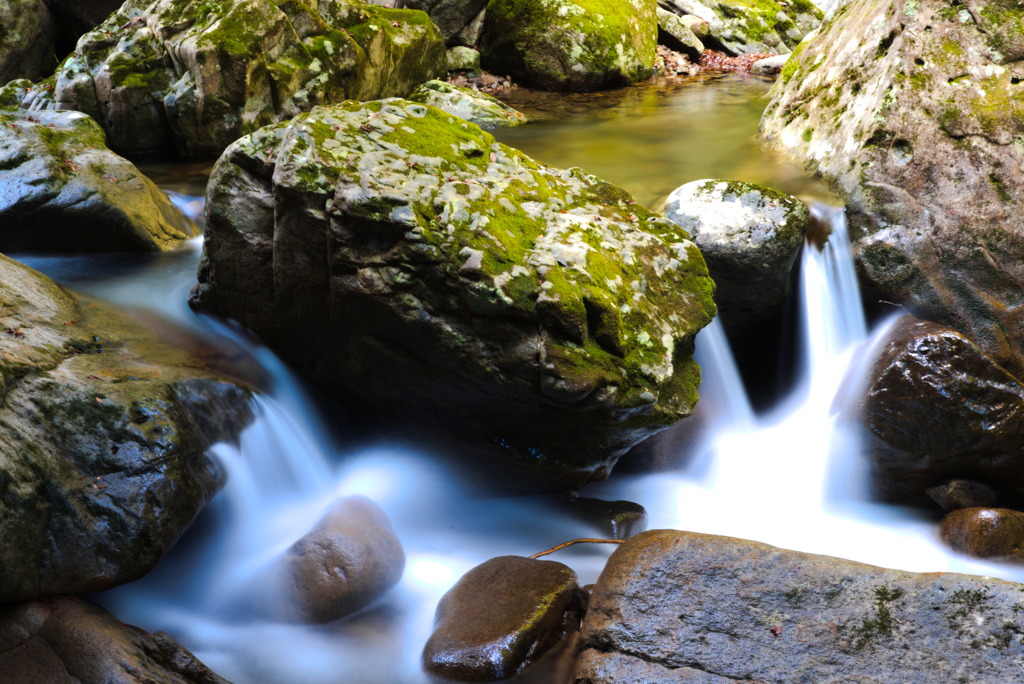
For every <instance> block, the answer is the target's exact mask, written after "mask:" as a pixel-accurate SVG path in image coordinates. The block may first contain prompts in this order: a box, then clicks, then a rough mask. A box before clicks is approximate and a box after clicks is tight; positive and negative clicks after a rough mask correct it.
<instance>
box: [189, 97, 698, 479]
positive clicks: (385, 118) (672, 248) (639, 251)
mask: <svg viewBox="0 0 1024 684" xmlns="http://www.w3.org/2000/svg"><path fill="white" fill-rule="evenodd" d="M206 231H207V232H206V244H205V251H204V256H203V260H202V262H201V264H200V273H199V284H198V286H197V287H196V289H195V290H194V291H193V296H192V304H193V306H195V307H196V308H197V309H199V310H202V311H206V312H210V313H214V314H217V315H220V316H224V317H227V318H232V319H235V320H237V321H238V322H239V323H241V324H242V325H243V326H245V327H246V328H248V329H250V330H252V331H254V332H255V333H256V334H258V335H259V336H260V337H262V338H263V339H264V340H265V341H266V342H267V344H269V345H270V346H271V347H272V348H274V349H275V350H276V351H278V353H280V354H281V355H283V356H284V357H285V358H286V359H288V361H290V362H291V363H292V364H294V366H295V367H296V368H298V369H299V370H300V371H301V372H303V373H304V374H305V375H306V376H307V377H309V378H310V379H311V380H312V381H314V382H316V383H317V384H318V385H319V386H320V387H321V388H323V389H324V390H326V391H328V392H329V393H330V394H331V395H333V396H334V397H335V398H337V399H338V400H339V401H342V402H344V403H346V404H348V405H350V406H353V407H357V408H366V407H372V408H374V409H375V410H377V411H386V412H388V413H389V414H390V415H391V423H390V424H391V425H394V426H397V425H399V424H400V423H402V422H403V421H405V422H407V423H409V424H413V425H415V426H418V428H419V429H420V430H421V431H427V432H429V431H431V430H434V431H438V432H439V433H441V434H443V435H445V436H447V437H448V438H450V439H455V440H458V442H459V444H460V445H462V447H461V448H460V449H459V451H460V452H462V453H464V454H467V455H468V454H470V453H472V454H474V455H477V454H479V455H480V457H481V458H484V457H486V458H487V459H488V460H489V461H490V462H494V461H500V462H506V463H511V464H514V466H515V467H516V468H519V469H520V470H521V471H522V472H524V473H526V475H527V477H529V479H530V481H531V483H532V486H534V487H546V488H552V487H559V486H565V485H571V484H581V483H583V482H585V481H587V480H589V479H593V478H599V477H603V476H604V475H606V474H607V472H608V469H609V468H610V466H611V465H612V464H613V463H614V462H615V460H616V459H617V458H618V456H619V455H621V454H622V453H624V452H625V451H626V450H627V449H628V448H629V447H630V446H632V445H633V444H635V443H636V442H638V441H639V440H641V439H643V438H644V437H646V436H648V435H650V434H653V433H655V432H657V431H659V430H661V429H663V428H664V427H666V426H668V425H670V424H672V423H674V422H675V421H677V420H679V419H680V418H682V417H684V416H686V415H688V414H689V413H690V411H691V410H692V407H693V404H694V402H695V401H696V387H697V384H698V382H699V369H698V367H697V365H696V363H695V362H694V361H693V359H692V357H691V352H692V350H693V338H694V335H695V334H696V333H697V331H698V330H699V329H700V328H702V327H703V326H704V325H706V324H707V323H708V322H709V321H710V319H711V317H712V316H713V315H714V312H715V308H714V304H713V302H712V297H711V292H712V288H713V284H712V282H711V280H710V278H708V276H707V269H706V267H705V265H704V260H703V258H702V257H701V255H700V251H699V250H698V249H697V247H696V245H695V244H694V243H693V242H691V241H690V240H689V239H687V237H686V236H685V235H684V233H683V232H682V231H681V230H680V229H679V228H678V227H676V226H675V225H674V224H672V223H671V222H670V221H668V220H667V219H665V218H663V217H660V216H657V215H655V214H653V213H651V212H650V211H648V210H647V209H645V208H643V207H641V206H640V205H638V204H637V203H636V202H635V201H634V200H633V199H632V198H631V197H630V196H629V195H627V194H626V193H625V192H623V191H622V190H620V189H619V188H616V187H614V186H612V185H610V184H608V183H606V182H604V181H602V180H600V179H598V178H595V177H594V176H591V175H589V174H587V173H585V172H583V171H581V170H579V169H572V170H559V169H553V168H550V167H547V166H544V165H542V164H539V163H537V162H535V161H533V160H532V159H530V158H528V157H527V156H526V155H524V154H522V153H521V152H519V151H517V150H514V149H511V148H509V147H506V146H504V145H502V144H500V143H498V142H496V141H495V140H494V138H493V137H492V136H491V135H490V134H488V133H486V132H484V131H482V130H481V129H480V128H478V127H477V126H475V125H473V124H470V123H468V122H466V121H463V120H461V119H458V118H456V117H454V116H451V115H449V114H446V113H444V112H441V111H439V110H437V109H434V108H432V107H429V106H426V105H422V104H418V103H413V102H408V101H405V100H397V99H393V100H383V101H378V102H371V103H357V102H350V103H345V104H343V105H338V106H334V107H319V108H316V109H314V110H313V112H312V113H310V114H307V115H302V116H299V117H296V118H295V119H294V120H293V121H291V122H289V123H288V124H279V125H274V126H268V127H266V128H263V129H261V130H260V131H258V132H256V133H254V134H253V135H251V136H247V137H245V138H242V139H241V140H239V141H238V142H236V143H235V144H233V145H232V146H231V147H230V148H229V149H228V150H227V151H225V153H224V155H223V156H222V157H221V159H220V160H219V161H218V163H217V165H216V167H215V169H214V172H213V175H212V177H211V181H210V190H209V193H208V204H207V229H206Z"/></svg>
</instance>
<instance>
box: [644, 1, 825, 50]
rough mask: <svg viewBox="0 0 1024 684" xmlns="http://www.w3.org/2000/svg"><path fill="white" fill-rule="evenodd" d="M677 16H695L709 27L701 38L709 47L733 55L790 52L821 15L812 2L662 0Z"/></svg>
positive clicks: (817, 24)
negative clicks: (705, 34) (706, 33)
mask: <svg viewBox="0 0 1024 684" xmlns="http://www.w3.org/2000/svg"><path fill="white" fill-rule="evenodd" d="M661 4H662V6H663V7H665V9H667V10H668V11H670V12H673V13H674V14H679V15H687V16H696V17H699V18H701V19H703V20H704V21H706V22H707V24H708V29H707V30H708V35H707V36H706V37H705V36H700V38H701V40H702V41H703V42H704V43H705V44H706V45H708V46H711V47H714V48H719V49H722V50H724V51H726V52H728V53H730V54H733V55H743V54H754V53H763V52H775V53H779V54H783V53H787V52H790V51H791V50H793V49H794V48H795V47H796V46H797V45H798V44H799V43H800V41H802V40H803V39H804V38H805V37H806V36H807V35H808V34H810V33H811V32H812V31H814V29H816V28H818V27H819V26H820V25H821V20H822V16H823V15H822V12H821V10H820V9H818V7H817V6H816V5H815V4H814V3H813V2H811V0H788V1H787V2H783V3H778V2H775V0H662V2H661Z"/></svg>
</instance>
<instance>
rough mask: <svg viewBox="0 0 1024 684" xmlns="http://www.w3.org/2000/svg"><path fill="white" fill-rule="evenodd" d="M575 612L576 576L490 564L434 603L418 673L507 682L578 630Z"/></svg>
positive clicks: (507, 562)
mask: <svg viewBox="0 0 1024 684" xmlns="http://www.w3.org/2000/svg"><path fill="white" fill-rule="evenodd" d="M581 605H582V604H581V599H580V588H579V585H578V584H577V583H576V573H574V572H573V571H572V570H570V569H569V568H568V567H566V566H565V565H563V564H561V563H556V562H554V561H542V560H534V559H531V558H523V557H521V556H500V557H498V558H492V559H491V560H489V561H487V562H485V563H483V564H481V565H478V566H477V567H475V568H473V569H472V570H470V571H469V572H467V573H466V574H465V575H463V576H462V578H461V579H460V580H459V581H458V583H457V584H456V585H455V586H454V587H452V588H451V590H449V591H448V593H447V594H445V595H444V596H443V597H442V598H441V602H440V603H439V604H438V606H437V616H436V620H435V627H434V633H433V634H432V635H431V636H430V640H429V641H428V642H427V645H426V648H425V649H424V651H423V663H424V667H425V668H426V669H427V671H428V672H430V673H431V674H433V675H436V676H439V677H444V678H446V679H453V680H457V681H462V682H493V681H498V680H499V679H507V678H509V677H512V676H514V675H516V674H518V673H520V672H522V671H523V670H524V669H526V668H527V667H529V665H531V664H532V663H534V662H535V661H536V660H537V659H539V658H540V657H541V656H543V655H544V653H545V652H546V651H547V650H548V649H550V648H551V647H552V646H554V645H556V644H558V643H560V642H562V641H563V640H564V639H565V638H566V637H567V636H568V635H570V634H572V633H574V632H575V631H576V630H578V629H579V623H580V613H581Z"/></svg>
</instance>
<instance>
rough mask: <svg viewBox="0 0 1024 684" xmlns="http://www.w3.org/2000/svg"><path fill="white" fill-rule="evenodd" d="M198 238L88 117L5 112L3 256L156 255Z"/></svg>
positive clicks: (0, 169)
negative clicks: (108, 144) (109, 145)
mask: <svg viewBox="0 0 1024 684" xmlns="http://www.w3.org/2000/svg"><path fill="white" fill-rule="evenodd" d="M23 83H24V84H25V85H28V84H27V82H23ZM17 89H18V84H17V83H15V84H11V85H10V86H8V88H5V89H4V92H5V93H12V92H15V91H17ZM196 234H197V231H196V229H195V226H192V225H191V224H189V222H188V221H187V220H186V219H185V217H184V215H183V214H182V213H181V211H179V210H178V209H177V208H175V206H174V205H173V204H172V203H171V201H170V200H169V199H168V197H167V195H166V194H164V193H163V192H162V191H161V190H160V189H159V188H158V187H157V186H156V185H155V184H154V183H153V182H152V181H151V180H149V179H148V178H146V177H145V176H144V175H143V174H142V172H140V171H139V170H138V169H137V168H135V166H134V165H133V164H132V163H131V162H129V161H128V160H127V159H124V158H123V157H119V156H117V155H116V154H114V153H113V152H111V151H110V150H109V149H107V147H106V145H105V144H104V135H103V130H102V129H101V128H100V127H99V125H98V124H97V123H96V122H95V121H93V120H92V119H91V118H89V117H88V116H86V115H84V114H82V113H80V112H48V111H46V112H33V113H29V112H26V111H25V110H22V109H19V108H15V109H0V250H3V251H4V252H19V251H35V252H51V251H56V252H133V251H156V250H162V249H173V248H175V247H178V246H180V245H181V243H182V241H184V240H186V239H188V238H191V237H194V236H195V235H196Z"/></svg>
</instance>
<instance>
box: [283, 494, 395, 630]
mask: <svg viewBox="0 0 1024 684" xmlns="http://www.w3.org/2000/svg"><path fill="white" fill-rule="evenodd" d="M281 563H282V566H281V569H282V570H283V571H284V576H285V578H286V579H285V585H286V590H285V595H286V597H287V608H288V610H289V611H290V615H289V617H291V618H293V619H298V620H301V621H303V622H314V623H318V622H330V621H331V620H336V619H338V618H340V617H343V616H345V615H348V614H349V613H353V612H355V611H357V610H359V609H360V608H362V607H364V606H366V605H369V604H370V603H371V602H372V601H374V600H375V599H377V598H378V597H380V596H381V595H382V594H383V593H384V592H386V591H387V590H388V589H390V588H391V587H393V586H395V585H396V584H398V580H400V579H402V571H403V570H404V568H405V552H404V551H403V550H402V544H401V542H400V541H398V537H397V536H396V535H395V531H394V530H393V529H392V527H391V522H390V521H389V520H388V518H387V515H385V513H384V511H382V510H381V508H380V506H378V505H377V504H376V503H374V502H373V501H371V500H370V499H367V498H366V497H364V496H349V497H345V498H343V499H340V500H339V501H338V502H337V503H335V504H334V506H332V507H331V510H330V511H328V512H327V514H326V515H325V516H324V517H323V519H322V520H321V521H320V522H318V523H317V524H316V526H315V527H314V528H313V529H312V530H311V531H310V532H309V533H308V534H306V535H305V536H303V537H302V539H300V540H299V541H297V542H295V543H294V544H292V546H291V547H290V548H289V549H288V551H287V552H285V555H284V558H283V559H282V561H281Z"/></svg>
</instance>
